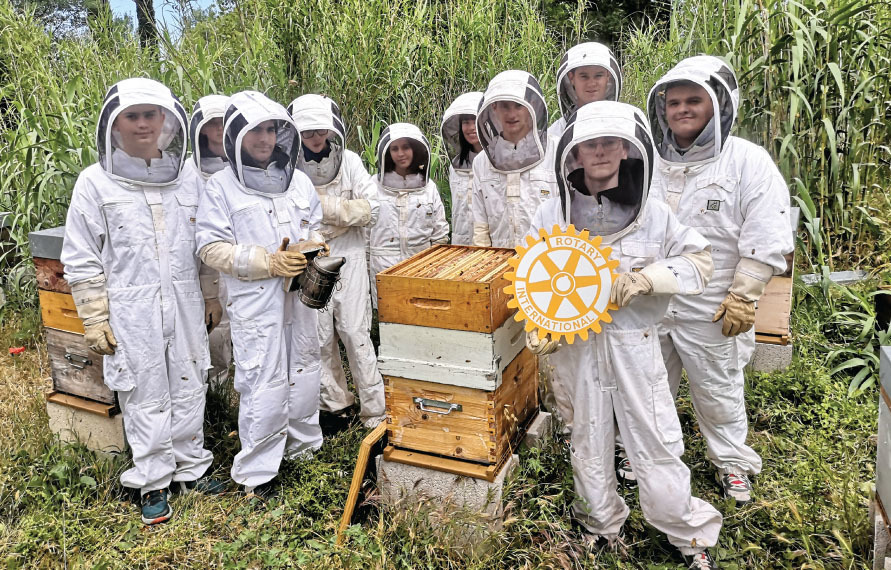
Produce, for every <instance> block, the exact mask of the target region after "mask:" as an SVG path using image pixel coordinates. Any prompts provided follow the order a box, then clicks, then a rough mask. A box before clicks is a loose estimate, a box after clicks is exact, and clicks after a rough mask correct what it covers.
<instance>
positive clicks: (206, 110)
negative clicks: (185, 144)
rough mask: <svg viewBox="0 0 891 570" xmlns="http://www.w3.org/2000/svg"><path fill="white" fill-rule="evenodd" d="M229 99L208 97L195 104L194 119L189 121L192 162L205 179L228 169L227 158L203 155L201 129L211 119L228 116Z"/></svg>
mask: <svg viewBox="0 0 891 570" xmlns="http://www.w3.org/2000/svg"><path fill="white" fill-rule="evenodd" d="M228 102H229V98H228V97H226V96H225V95H206V96H204V97H202V98H201V99H198V102H197V103H195V108H194V109H193V110H192V119H191V120H190V121H189V143H190V144H191V145H192V160H193V161H194V162H195V166H196V167H198V171H199V172H200V173H201V174H202V176H204V177H209V176H210V175H212V174H214V173H215V172H219V171H220V170H223V169H224V168H226V157H225V156H208V155H207V153H206V152H205V153H204V155H202V150H206V149H202V145H201V129H203V128H204V125H206V124H207V123H208V121H210V120H211V119H216V118H220V119H222V118H223V116H224V115H225V114H226V104H227V103H228Z"/></svg>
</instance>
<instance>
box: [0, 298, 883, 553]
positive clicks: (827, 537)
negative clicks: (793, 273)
mask: <svg viewBox="0 0 891 570" xmlns="http://www.w3.org/2000/svg"><path fill="white" fill-rule="evenodd" d="M805 293H806V291H803V290H801V289H799V291H798V294H799V297H800V302H799V303H798V308H797V310H796V313H795V317H794V325H795V327H796V328H795V330H796V350H797V357H796V361H795V363H794V364H793V366H792V367H791V368H790V369H788V370H786V371H783V372H778V373H771V374H759V373H752V374H749V375H748V380H747V381H748V386H747V394H748V400H747V403H748V412H749V418H750V422H751V441H752V443H753V446H754V447H755V449H756V450H758V451H759V452H760V453H761V454H762V455H763V457H764V471H763V472H762V474H761V475H760V476H759V477H758V478H757V481H756V484H757V493H756V495H757V497H756V498H757V500H756V501H755V502H754V503H753V504H751V505H749V506H745V507H742V508H735V507H734V506H732V505H731V504H730V503H729V502H727V501H724V500H722V499H721V498H720V496H719V492H718V489H717V488H716V486H715V484H714V483H713V473H712V469H711V467H710V466H709V465H708V462H707V460H706V458H705V448H704V443H703V440H702V438H701V436H700V435H699V432H698V428H697V423H696V420H695V416H694V414H693V411H692V408H691V405H690V401H689V397H688V396H687V394H686V391H685V390H682V396H681V398H680V401H679V413H680V416H681V422H682V425H683V426H684V432H685V442H686V445H687V452H686V454H685V456H684V458H685V461H686V462H687V463H688V465H689V466H690V468H691V471H692V474H693V487H694V492H695V493H696V494H697V495H698V496H700V497H702V498H703V499H705V500H707V501H709V502H711V503H712V504H714V505H715V506H716V507H718V508H719V509H720V510H721V512H722V513H724V516H725V523H724V529H723V530H722V533H721V538H720V544H719V547H718V549H717V551H716V552H717V555H718V557H719V559H720V561H721V564H722V568H738V569H744V568H746V569H748V568H867V567H868V559H869V552H870V551H869V548H870V545H869V537H870V535H871V527H870V524H869V521H868V520H867V508H868V504H869V498H870V488H871V484H872V482H873V481H874V479H875V474H874V470H875V466H874V461H875V459H874V458H875V445H876V444H875V437H874V435H875V433H876V430H877V426H876V418H877V408H876V394H875V392H874V391H867V392H865V393H859V394H855V395H853V396H849V394H848V391H847V386H846V384H845V383H843V382H839V381H838V380H837V379H834V378H833V377H832V376H830V374H829V366H827V365H826V362H827V359H826V350H827V349H826V347H825V345H826V344H827V343H828V341H827V337H826V335H825V334H824V332H823V327H822V326H821V325H820V321H819V320H817V319H815V318H813V316H814V315H820V311H821V310H823V309H821V308H820V306H819V305H821V304H824V303H825V301H820V302H818V301H817V300H816V299H812V298H811V297H809V296H808V295H806V294H805ZM0 332H2V336H3V339H4V340H5V339H7V338H9V335H10V334H11V333H12V329H9V328H6V329H4V330H3V331H0ZM44 359H45V356H44V355H43V353H42V349H41V345H40V344H39V343H36V344H35V346H34V348H32V349H30V350H29V351H28V352H27V353H26V357H25V359H24V360H12V359H11V358H10V357H9V356H5V355H4V356H2V357H0V396H2V398H0V401H2V406H3V410H2V411H3V417H4V421H3V422H2V423H0V437H2V438H3V440H4V441H7V442H10V445H9V446H8V447H7V449H6V451H5V453H4V454H3V455H2V456H0V560H5V561H6V564H7V567H11V568H18V567H33V568H40V567H59V566H60V565H62V564H64V563H65V562H66V561H67V563H68V564H69V565H70V566H72V567H107V568H119V567H120V568H123V567H134V566H135V567H146V568H148V567H151V568H157V567H177V568H207V567H211V566H227V567H242V568H260V567H263V568H266V567H269V568H279V567H282V568H291V567H296V568H481V569H482V568H496V567H497V568H677V567H680V560H679V559H678V558H677V557H676V556H675V554H674V552H673V549H672V547H671V546H670V545H669V544H668V542H667V541H666V540H665V539H664V537H662V536H660V535H659V533H657V532H656V531H654V530H653V529H652V528H651V527H649V526H648V525H646V524H645V522H644V520H643V516H642V514H641V512H640V509H639V506H638V505H637V499H636V492H634V491H625V492H624V494H625V497H626V500H627V501H628V503H629V505H630V506H631V508H632V515H631V517H630V518H629V520H628V522H627V523H626V526H625V544H626V546H625V548H624V550H623V551H621V552H619V553H611V552H606V551H604V552H589V551H586V550H585V549H584V548H583V547H582V546H580V540H579V536H578V535H577V534H576V531H575V530H573V528H572V525H571V523H570V520H569V512H570V505H571V502H572V498H573V496H572V477H571V470H570V468H569V461H568V457H567V452H566V450H565V448H564V447H563V446H562V445H560V444H559V443H557V440H556V438H554V437H550V438H549V439H548V440H547V441H546V442H545V444H544V445H543V446H542V448H541V449H533V450H528V449H524V450H523V451H522V452H521V455H520V467H519V469H518V471H517V473H516V475H515V476H514V477H513V478H512V479H511V480H510V484H509V487H508V490H507V494H506V497H505V523H504V528H503V529H502V530H501V531H499V532H497V533H495V534H493V535H492V536H491V537H490V539H489V540H488V541H487V542H485V543H481V544H474V545H473V547H468V546H467V545H466V544H465V545H462V544H461V541H460V536H461V528H462V521H464V520H466V517H467V515H466V514H460V513H459V514H457V515H455V514H450V513H449V512H447V511H446V510H444V509H443V507H442V505H439V504H427V505H422V506H419V507H417V506H415V507H413V506H410V505H407V504H405V505H399V506H398V507H397V508H396V509H394V510H392V511H382V510H381V509H380V505H379V499H378V497H377V496H376V494H375V493H374V487H373V486H372V485H367V486H366V488H365V489H364V493H363V496H362V497H361V498H360V508H359V510H358V513H357V516H356V519H355V521H354V522H355V524H354V525H353V526H352V527H351V528H350V529H349V531H348V533H347V540H346V542H345V544H344V546H342V547H337V546H335V544H334V532H335V528H336V526H337V524H338V522H339V518H340V515H341V513H342V509H343V504H344V501H345V499H346V494H347V490H348V487H349V483H350V475H351V472H352V468H353V465H354V462H355V457H356V453H357V449H358V444H359V442H360V440H361V438H362V436H363V433H364V431H363V430H361V429H360V428H358V427H356V428H353V429H352V430H350V431H347V432H345V433H342V434H340V435H338V436H337V437H334V438H331V439H329V440H327V441H326V443H325V446H324V447H323V449H322V451H321V452H320V453H319V454H318V455H317V456H316V458H315V459H314V460H313V461H311V462H304V463H296V464H285V466H284V468H283V470H282V473H283V482H284V491H283V494H282V496H281V498H280V499H278V500H276V501H274V502H272V503H271V504H270V505H268V506H266V507H260V508H256V507H254V506H251V505H250V504H249V503H248V502H247V501H246V500H245V499H243V498H241V497H239V496H238V495H235V494H229V495H225V496H222V497H192V496H190V497H187V498H179V497H177V498H175V499H174V503H173V506H174V509H175V517H174V519H173V520H172V521H171V522H170V523H168V524H165V525H162V526H160V527H158V528H151V529H149V528H145V527H143V525H142V524H141V523H140V522H139V519H138V512H137V508H136V507H135V506H134V505H133V504H131V503H130V497H129V496H128V494H127V493H125V492H124V491H123V490H122V489H121V487H120V486H119V484H118V483H117V480H116V478H117V476H118V475H119V474H120V472H121V470H122V469H123V468H124V467H125V460H124V459H121V458H119V459H117V460H114V461H107V460H104V459H101V458H99V457H97V456H95V455H94V454H93V453H91V452H88V451H86V450H85V449H83V448H81V447H78V446H72V445H67V446H66V445H60V444H58V443H56V442H54V441H53V439H52V438H51V436H50V434H49V432H48V428H47V426H46V415H45V412H44V411H43V408H42V406H43V399H42V395H41V390H42V389H44V386H45V385H44V384H43V382H42V381H40V378H41V377H44V375H45V374H46V368H45V361H44ZM231 402H232V394H231V392H230V393H227V392H226V391H225V390H224V391H222V393H220V392H217V393H215V394H214V395H213V396H212V398H211V401H210V404H209V406H208V417H207V428H206V429H207V433H208V442H209V445H210V446H211V448H212V449H213V451H214V453H215V456H216V460H215V463H214V467H213V469H214V470H215V474H216V475H217V476H219V477H220V478H222V479H228V469H229V467H230V466H231V460H232V456H233V455H234V453H235V452H236V451H237V447H238V444H237V438H236V437H234V435H233V434H232V432H233V431H234V430H235V429H236V423H235V415H234V410H233V409H232V407H231V405H230V404H231Z"/></svg>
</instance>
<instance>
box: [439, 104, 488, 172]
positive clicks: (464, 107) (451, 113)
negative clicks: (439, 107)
mask: <svg viewBox="0 0 891 570" xmlns="http://www.w3.org/2000/svg"><path fill="white" fill-rule="evenodd" d="M482 100H483V94H482V93H481V92H479V91H471V92H470V93H464V94H463V95H460V96H459V97H458V98H457V99H455V100H454V101H452V104H451V105H449V108H448V109H446V112H445V115H443V117H442V126H441V127H440V131H441V132H442V142H443V144H444V145H445V149H446V153H448V156H449V162H450V163H451V164H452V166H453V167H454V168H455V170H459V171H469V170H470V167H471V166H472V162H473V161H472V160H468V161H467V162H464V163H462V162H461V137H462V134H461V120H462V116H467V115H469V116H471V117H473V119H474V121H476V112H477V110H478V109H479V107H480V101H482Z"/></svg>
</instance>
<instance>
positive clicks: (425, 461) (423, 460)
mask: <svg viewBox="0 0 891 570" xmlns="http://www.w3.org/2000/svg"><path fill="white" fill-rule="evenodd" d="M384 459H386V460H387V461H395V462H396V463H404V464H406V465H413V466H415V467H424V468H427V469H433V470H435V471H443V472H445V473H452V474H454V475H463V476H464V477H473V478H474V479H485V480H486V481H488V482H490V483H491V482H492V481H494V480H495V477H496V476H497V475H498V473H499V472H500V471H501V467H502V466H503V464H502V465H479V464H477V463H468V462H467V461H460V460H457V459H449V458H447V457H437V456H435V455H429V454H427V453H418V452H415V451H409V450H406V449H397V448H396V447H394V446H392V445H388V446H387V447H386V448H384Z"/></svg>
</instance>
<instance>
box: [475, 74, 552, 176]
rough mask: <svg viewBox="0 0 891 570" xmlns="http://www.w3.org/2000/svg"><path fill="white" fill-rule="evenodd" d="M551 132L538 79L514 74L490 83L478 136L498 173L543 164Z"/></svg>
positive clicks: (503, 76)
mask: <svg viewBox="0 0 891 570" xmlns="http://www.w3.org/2000/svg"><path fill="white" fill-rule="evenodd" d="M503 121H507V122H506V123H504V122H503ZM522 126H528V129H523V128H522ZM547 128H548V110H547V105H546V104H545V100H544V96H543V95H542V92H541V87H540V86H539V84H538V81H537V80H536V79H535V77H533V76H532V75H530V74H529V73H526V72H525V71H516V70H511V71H503V72H501V73H499V74H498V75H496V76H495V77H494V78H493V79H492V81H490V82H489V86H488V87H487V88H486V91H485V93H484V94H483V100H482V103H481V104H480V110H479V113H478V114H477V118H476V132H477V136H478V137H479V139H480V144H481V145H482V147H483V150H484V151H485V152H486V156H487V157H488V158H489V161H490V162H491V164H492V167H493V168H494V169H495V170H496V171H499V172H522V171H524V170H528V169H530V168H533V167H534V166H536V165H538V164H539V163H541V161H542V160H543V159H544V156H545V153H546V152H547V145H548V135H547Z"/></svg>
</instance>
